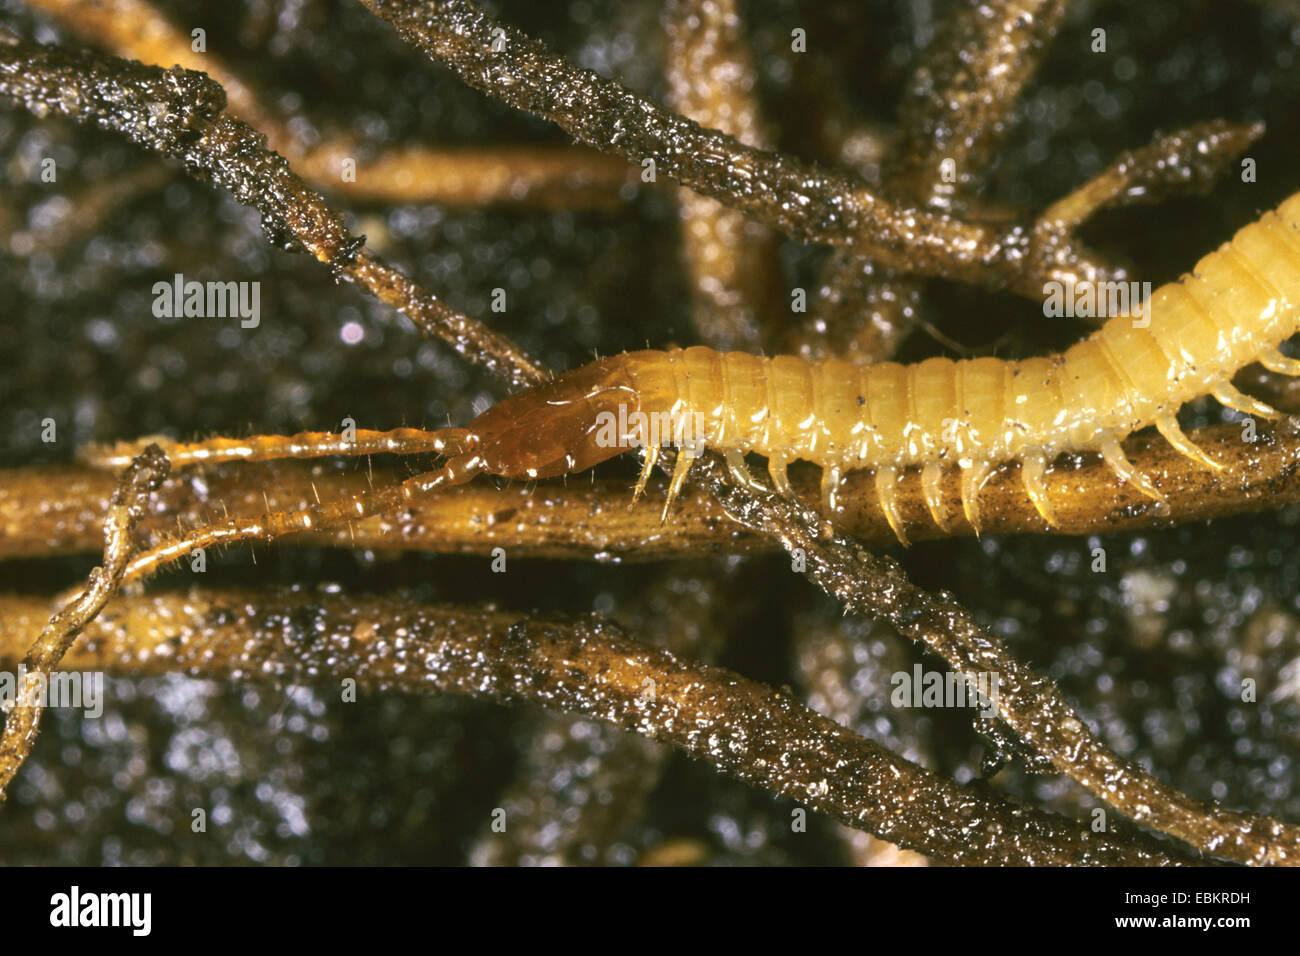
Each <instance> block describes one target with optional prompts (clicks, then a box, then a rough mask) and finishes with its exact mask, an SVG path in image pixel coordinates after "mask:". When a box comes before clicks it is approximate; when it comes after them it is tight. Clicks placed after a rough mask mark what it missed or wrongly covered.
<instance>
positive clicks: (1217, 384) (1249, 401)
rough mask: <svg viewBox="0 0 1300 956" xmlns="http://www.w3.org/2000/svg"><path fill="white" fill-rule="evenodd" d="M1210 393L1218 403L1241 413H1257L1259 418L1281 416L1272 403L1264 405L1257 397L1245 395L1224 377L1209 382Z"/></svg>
mask: <svg viewBox="0 0 1300 956" xmlns="http://www.w3.org/2000/svg"><path fill="white" fill-rule="evenodd" d="M1209 391H1210V394H1211V395H1213V396H1214V399H1215V401H1217V402H1218V403H1219V404H1220V405H1226V406H1227V407H1228V408H1231V409H1234V410H1236V411H1239V412H1241V413H1242V414H1243V415H1258V416H1259V417H1260V418H1278V417H1279V416H1281V414H1282V413H1281V412H1279V411H1278V410H1277V409H1276V408H1274V407H1273V406H1272V405H1266V404H1264V403H1263V402H1261V401H1259V400H1258V399H1254V398H1251V397H1250V396H1249V395H1245V394H1243V393H1241V392H1239V391H1237V389H1236V388H1234V387H1233V386H1232V384H1231V383H1230V382H1229V381H1228V380H1227V379H1226V378H1221V379H1217V380H1216V381H1214V382H1211V383H1210V389H1209Z"/></svg>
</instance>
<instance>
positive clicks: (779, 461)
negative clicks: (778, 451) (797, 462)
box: [767, 455, 794, 498]
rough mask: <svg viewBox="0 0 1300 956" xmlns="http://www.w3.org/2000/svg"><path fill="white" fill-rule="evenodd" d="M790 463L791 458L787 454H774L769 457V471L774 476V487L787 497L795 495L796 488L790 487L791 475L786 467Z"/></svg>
mask: <svg viewBox="0 0 1300 956" xmlns="http://www.w3.org/2000/svg"><path fill="white" fill-rule="evenodd" d="M789 465H790V459H789V458H787V457H785V455H772V456H771V457H770V458H768V459H767V473H768V474H769V475H771V476H772V487H774V488H775V489H776V490H777V491H778V492H780V493H781V494H783V495H785V497H787V498H793V497H794V489H793V488H791V487H790V476H789V474H788V473H787V472H786V469H787V468H788V467H789Z"/></svg>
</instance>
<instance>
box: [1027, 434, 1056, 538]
mask: <svg viewBox="0 0 1300 956" xmlns="http://www.w3.org/2000/svg"><path fill="white" fill-rule="evenodd" d="M1020 479H1021V481H1023V482H1024V484H1025V491H1026V492H1027V493H1028V494H1029V500H1030V501H1032V502H1033V503H1034V509H1035V510H1036V511H1037V512H1038V514H1039V515H1040V516H1041V517H1042V519H1043V520H1044V521H1046V522H1047V524H1048V526H1049V527H1052V528H1055V527H1057V521H1056V512H1055V511H1054V510H1053V509H1052V502H1051V501H1050V500H1049V499H1048V497H1047V458H1046V457H1045V456H1044V455H1043V453H1042V452H1033V453H1030V454H1027V455H1025V456H1024V457H1023V458H1022V459H1021V460H1020Z"/></svg>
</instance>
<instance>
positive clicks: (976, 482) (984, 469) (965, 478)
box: [961, 460, 993, 534]
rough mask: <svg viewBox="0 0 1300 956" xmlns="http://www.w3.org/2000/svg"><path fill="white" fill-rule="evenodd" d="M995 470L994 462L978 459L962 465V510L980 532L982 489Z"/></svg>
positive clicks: (977, 531)
mask: <svg viewBox="0 0 1300 956" xmlns="http://www.w3.org/2000/svg"><path fill="white" fill-rule="evenodd" d="M992 472H993V462H991V461H984V460H977V461H972V462H970V463H968V464H963V465H962V472H961V510H962V511H963V512H964V513H965V514H966V520H967V521H969V522H970V526H971V527H972V528H974V529H975V533H976V534H979V533H980V528H981V522H980V503H979V494H980V490H981V489H982V488H983V487H984V482H986V481H988V477H989V475H990V474H992Z"/></svg>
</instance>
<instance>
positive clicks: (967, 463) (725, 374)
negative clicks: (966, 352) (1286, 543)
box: [91, 194, 1300, 541]
mask: <svg viewBox="0 0 1300 956" xmlns="http://www.w3.org/2000/svg"><path fill="white" fill-rule="evenodd" d="M1298 327H1300V194H1297V195H1295V196H1293V197H1291V198H1290V199H1288V200H1287V201H1286V202H1284V203H1282V205H1281V206H1279V207H1278V209H1277V210H1276V211H1274V212H1269V213H1266V214H1265V215H1264V216H1262V217H1261V218H1260V219H1259V220H1257V221H1256V222H1254V223H1252V224H1250V225H1248V226H1246V227H1245V228H1243V229H1241V230H1240V231H1239V232H1238V233H1237V234H1236V235H1235V236H1234V237H1233V238H1232V240H1231V241H1230V242H1228V243H1227V244H1225V245H1223V246H1222V247H1220V248H1219V249H1218V250H1217V251H1215V252H1212V253H1210V254H1209V255H1207V256H1205V257H1204V258H1203V259H1201V261H1200V262H1198V263H1197V265H1196V268H1195V269H1194V270H1193V271H1192V273H1191V274H1190V275H1184V276H1183V277H1182V278H1181V279H1179V280H1178V281H1176V282H1171V283H1169V284H1167V285H1164V286H1162V287H1161V288H1159V289H1157V290H1156V291H1155V292H1154V293H1153V294H1152V296H1151V298H1150V300H1149V301H1148V302H1147V304H1146V306H1145V308H1144V309H1143V310H1142V311H1141V312H1140V313H1138V314H1135V315H1120V316H1116V317H1114V318H1112V319H1110V320H1109V321H1108V322H1107V323H1106V324H1105V325H1104V326H1103V327H1102V328H1100V329H1099V330H1098V331H1097V332H1095V333H1094V334H1093V335H1091V336H1090V337H1088V338H1087V339H1085V340H1083V341H1082V342H1079V343H1078V344H1077V345H1075V346H1073V347H1072V348H1070V349H1067V350H1066V351H1065V352H1063V353H1061V354H1059V355H1053V356H1049V357H1045V358H1030V359H1025V360H1023V361H1004V360H1001V359H995V358H980V359H974V360H969V361H952V360H949V359H944V358H935V359H930V360H928V361H924V362H921V363H919V364H916V365H907V366H905V365H899V364H895V363H892V362H885V363H881V364H878V365H870V366H863V367H859V366H855V365H851V364H849V363H847V362H843V361H828V362H820V363H809V362H805V361H803V360H801V359H798V358H794V357H790V356H777V357H774V358H762V357H759V356H754V355H748V354H744V353H737V352H730V353H725V354H724V353H719V352H715V351H713V350H711V349H707V348H689V349H685V350H674V351H667V352H658V351H642V352H629V353H623V354H620V355H613V356H608V357H606V358H603V359H599V360H597V361H595V362H592V363H591V364H589V365H585V366H583V367H581V368H578V369H575V370H573V371H571V372H568V373H565V374H564V375H561V376H559V377H557V378H556V379H555V380H554V381H552V382H549V383H547V384H545V385H541V386H538V387H536V388H532V389H529V390H527V391H524V392H521V393H519V394H516V395H512V396H510V397H509V398H506V399H503V400H502V401H500V402H498V403H497V404H496V405H494V406H492V407H491V408H490V409H488V410H487V411H486V412H484V413H483V414H482V415H480V416H479V417H478V418H476V419H475V420H474V421H473V422H471V423H470V425H469V426H468V427H467V428H465V429H445V430H443V431H440V432H418V431H413V430H409V429H408V430H400V431H398V432H387V433H386V432H358V433H357V434H356V435H354V436H353V437H352V439H351V440H350V442H345V441H343V440H342V439H340V438H338V437H337V436H332V435H326V434H306V435H299V436H288V437H282V436H261V437H259V438H256V439H250V440H248V441H232V440H229V439H216V440H213V441H209V442H201V443H196V444H193V445H177V444H173V443H165V447H167V449H168V454H169V455H171V456H172V460H173V463H174V464H178V465H179V464H185V463H187V462H198V461H205V460H207V461H217V460H226V459H264V458H274V457H284V456H311V455H318V454H338V453H345V454H348V453H350V454H357V453H365V452H369V451H397V452H399V453H405V452H418V451H435V452H438V453H441V454H446V455H448V456H449V458H450V461H449V462H448V463H447V465H446V466H445V467H444V468H443V469H442V470H441V471H438V472H434V473H430V476H429V477H428V478H427V480H423V479H422V480H414V484H413V485H412V487H416V488H427V490H432V489H434V488H437V487H444V486H447V485H451V484H457V483H460V482H463V481H468V480H469V479H470V478H472V477H473V476H474V475H476V474H479V473H481V472H488V473H491V474H498V475H504V476H509V477H521V478H545V477H550V476H554V475H560V474H565V473H569V472H576V471H582V470H585V469H587V468H590V467H591V466H592V465H595V464H596V463H598V462H600V461H604V460H606V459H608V458H612V457H614V456H615V455H618V454H621V453H622V452H624V451H626V450H628V449H629V448H632V447H643V448H645V449H646V456H645V463H644V468H643V470H642V473H641V479H640V481H639V482H638V484H637V489H636V495H637V496H639V495H640V493H641V492H642V490H643V489H644V487H645V483H646V480H647V478H648V477H649V475H650V472H651V470H652V469H653V467H654V464H655V461H656V459H657V457H658V454H659V450H660V445H661V443H663V441H664V439H665V438H668V439H670V440H671V441H672V442H674V443H677V444H679V445H683V444H684V445H685V451H686V452H687V453H686V454H679V455H678V456H677V462H676V466H675V469H674V473H673V478H672V482H671V484H670V486H669V490H668V502H669V503H671V502H672V500H673V498H674V497H676V495H677V494H678V493H679V492H680V490H681V488H682V485H683V483H684V481H685V479H686V476H687V473H688V471H689V469H690V466H691V462H692V461H693V460H694V453H696V452H698V451H700V450H702V449H704V448H708V449H712V450H715V451H720V452H722V453H724V454H725V455H726V459H727V463H728V465H729V467H730V468H731V471H732V473H733V475H735V477H736V478H737V480H740V481H742V482H747V483H749V482H753V481H754V479H753V478H752V477H751V476H750V474H749V472H748V470H747V468H746V465H745V460H744V456H745V455H746V454H748V453H750V452H755V453H758V454H760V455H763V456H766V458H767V459H768V471H769V473H770V474H771V477H772V481H773V484H774V485H775V486H776V488H777V489H778V490H779V491H781V492H782V493H785V494H792V492H791V489H790V484H789V480H788V478H787V475H786V469H787V466H788V465H789V463H790V462H791V461H793V460H796V459H803V460H806V461H810V462H813V463H815V464H817V465H819V466H821V468H822V476H823V477H822V498H823V507H824V509H825V510H826V512H827V516H828V517H831V516H832V513H833V512H834V510H835V507H836V501H835V495H836V489H837V488H838V486H839V483H840V481H841V479H842V477H843V475H844V474H845V473H846V472H849V471H855V470H870V471H873V472H874V473H875V487H876V490H877V493H878V495H879V498H880V505H881V508H882V510H883V511H884V513H885V516H886V517H887V518H888V520H889V522H890V525H891V526H892V527H893V529H894V531H895V533H896V534H897V535H898V536H899V538H900V540H903V541H906V538H905V534H904V529H903V527H902V523H901V521H900V520H899V515H898V510H897V507H896V484H897V479H898V475H899V471H900V470H901V469H904V468H908V467H920V469H921V486H922V490H923V492H924V495H925V499H926V502H927V504H928V505H929V508H930V511H931V514H932V516H933V518H934V520H935V522H936V523H938V524H939V525H940V526H941V527H944V526H946V525H947V524H948V522H949V521H950V520H951V518H952V516H951V515H949V514H948V513H947V511H946V508H945V505H944V500H943V496H942V495H941V493H940V484H941V480H942V477H943V473H944V469H945V468H959V469H960V470H961V501H962V507H963V510H964V512H965V515H966V518H967V520H968V521H970V523H971V524H972V525H973V526H974V527H975V528H976V530H978V529H979V527H980V514H979V491H980V488H981V487H982V485H983V483H984V481H985V480H986V479H987V477H988V476H989V474H990V473H991V472H992V470H993V469H994V468H995V467H997V466H998V465H1000V464H1002V463H1004V462H1011V461H1015V462H1019V464H1020V472H1021V476H1022V479H1023V482H1024V485H1025V490H1026V493H1027V494H1028V495H1029V497H1030V499H1031V500H1032V501H1033V503H1034V505H1035V506H1036V507H1037V509H1038V511H1039V513H1040V514H1041V515H1042V516H1043V518H1044V519H1045V520H1046V521H1047V522H1048V523H1049V524H1055V523H1056V522H1055V518H1054V516H1053V513H1052V508H1051V502H1050V501H1049V500H1048V497H1047V493H1046V482H1045V472H1046V468H1047V465H1048V463H1049V462H1050V461H1051V460H1052V459H1053V458H1054V457H1055V456H1056V455H1058V454H1059V453H1061V452H1099V453H1100V454H1101V455H1102V456H1103V458H1104V459H1105V461H1106V462H1107V464H1108V465H1109V466H1110V467H1111V468H1112V469H1114V471H1115V472H1116V473H1118V474H1119V475H1120V476H1121V477H1122V478H1124V479H1125V480H1126V481H1128V482H1131V483H1132V484H1133V485H1134V486H1136V487H1137V488H1139V489H1141V490H1142V491H1143V492H1144V493H1145V494H1147V495H1148V496H1150V497H1151V498H1153V499H1155V500H1162V496H1161V494H1160V492H1159V490H1158V489H1156V487H1155V486H1154V485H1152V484H1151V482H1150V481H1149V480H1148V479H1147V478H1146V477H1145V476H1144V475H1142V474H1141V473H1140V472H1138V471H1137V470H1136V469H1135V468H1134V467H1133V466H1132V464H1131V463H1130V462H1129V461H1128V460H1127V458H1125V456H1124V452H1123V450H1122V449H1121V447H1120V441H1121V440H1122V439H1123V438H1125V437H1126V436H1128V435H1129V434H1130V433H1132V432H1134V431H1136V430H1138V429H1140V428H1144V427H1146V426H1148V425H1155V426H1156V427H1157V428H1158V429H1159V430H1160V432H1161V434H1163V435H1164V436H1165V438H1166V439H1167V440H1168V441H1169V442H1170V443H1171V444H1172V445H1173V446H1174V447H1175V448H1176V449H1178V450H1179V451H1180V452H1182V453H1183V454H1184V455H1187V456H1189V457H1191V458H1194V459H1196V460H1198V461H1200V462H1202V463H1204V464H1205V465H1206V466H1207V467H1210V468H1218V467H1219V466H1218V465H1217V464H1216V463H1215V462H1213V461H1212V460H1210V459H1209V458H1208V457H1207V456H1206V455H1205V454H1204V453H1203V452H1201V451H1200V449H1198V448H1197V447H1196V446H1195V445H1194V444H1192V442H1190V441H1189V440H1188V439H1187V437H1186V436H1185V435H1184V434H1183V432H1182V431H1181V430H1180V429H1179V427H1178V423H1177V420H1176V419H1175V414H1176V413H1177V411H1178V409H1179V408H1180V407H1181V406H1182V405H1183V404H1184V403H1185V402H1187V401H1189V400H1191V399H1194V398H1197V397H1199V396H1201V395H1213V396H1214V397H1215V398H1216V399H1218V400H1219V401H1220V402H1222V403H1224V404H1225V405H1228V406H1230V407H1232V408H1235V409H1237V410H1239V411H1242V412H1245V413H1247V414H1252V415H1260V416H1264V417H1272V416H1274V415H1276V414H1277V413H1276V412H1275V411H1274V410H1273V409H1271V408H1269V407H1268V406H1266V405H1264V404H1262V403H1260V402H1258V401H1256V400H1254V399H1252V398H1249V397H1248V396H1245V395H1243V394H1241V393H1240V392H1238V391H1237V390H1236V389H1234V388H1233V387H1232V385H1231V384H1230V380H1231V378H1232V376H1233V375H1234V374H1235V373H1236V372H1237V371H1238V370H1239V369H1240V368H1242V367H1243V366H1245V365H1247V364H1249V363H1251V362H1254V361H1258V362H1260V363H1262V364H1263V365H1264V366H1265V367H1266V368H1269V369H1271V370H1273V371H1277V372H1281V373H1284V374H1289V375H1297V374H1300V361H1297V360H1295V359H1291V358H1288V357H1286V356H1284V355H1283V354H1282V353H1281V352H1279V351H1278V349H1277V346H1278V344H1279V343H1281V342H1282V341H1284V340H1286V339H1288V338H1290V337H1291V336H1292V335H1293V334H1295V333H1296V331H1297V328H1298ZM653 423H658V424H659V425H660V426H661V427H660V429H659V430H658V432H656V430H655V428H654V427H653ZM665 423H669V424H667V427H666V428H665V427H664V426H665ZM672 423H679V424H683V425H684V426H685V428H684V429H677V428H674V427H673V424H672ZM133 453H134V450H133V449H132V448H131V447H129V446H120V447H118V448H116V449H113V450H110V451H107V452H101V453H97V454H93V455H92V456H91V457H92V458H93V459H94V460H97V461H99V462H100V463H101V464H106V465H114V466H118V465H121V464H122V463H123V462H126V461H129V460H130V455H131V454H133ZM408 484H411V483H408ZM666 510H667V509H665V511H666Z"/></svg>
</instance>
